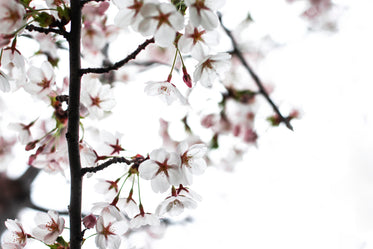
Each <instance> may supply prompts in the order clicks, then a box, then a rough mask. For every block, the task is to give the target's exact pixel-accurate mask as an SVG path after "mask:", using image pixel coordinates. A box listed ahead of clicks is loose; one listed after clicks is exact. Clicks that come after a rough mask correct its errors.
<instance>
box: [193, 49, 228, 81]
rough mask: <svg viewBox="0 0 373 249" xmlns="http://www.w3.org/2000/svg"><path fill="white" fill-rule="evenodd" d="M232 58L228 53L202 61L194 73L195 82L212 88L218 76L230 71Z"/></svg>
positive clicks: (210, 56)
mask: <svg viewBox="0 0 373 249" xmlns="http://www.w3.org/2000/svg"><path fill="white" fill-rule="evenodd" d="M230 58H231V56H230V55H229V54H227V53H219V54H216V55H209V56H206V57H205V58H204V59H203V60H202V61H200V62H199V63H198V64H197V66H196V70H195V71H194V74H193V78H194V81H196V82H197V81H199V82H201V84H202V85H203V86H205V87H211V86H212V83H213V82H214V81H215V80H216V78H217V77H218V75H222V74H224V73H225V72H226V71H228V69H229V66H230V61H229V59H230Z"/></svg>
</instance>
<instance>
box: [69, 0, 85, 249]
mask: <svg viewBox="0 0 373 249" xmlns="http://www.w3.org/2000/svg"><path fill="white" fill-rule="evenodd" d="M81 15H82V13H81V8H80V0H72V1H71V29H70V37H69V39H68V42H69V64H70V65H69V67H70V82H69V106H68V124H67V133H66V139H67V145H68V154H69V164H70V179H71V180H70V182H71V185H70V206H69V214H70V248H71V249H80V248H81V243H82V229H81V213H82V177H81V174H80V170H81V163H80V148H79V124H80V113H79V106H80V88H81V75H80V69H81V64H80V52H81V49H80V40H81V21H82V19H81Z"/></svg>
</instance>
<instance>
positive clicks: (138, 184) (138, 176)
mask: <svg viewBox="0 0 373 249" xmlns="http://www.w3.org/2000/svg"><path fill="white" fill-rule="evenodd" d="M137 178H138V179H137V188H138V193H139V206H142V203H141V194H140V175H139V174H137Z"/></svg>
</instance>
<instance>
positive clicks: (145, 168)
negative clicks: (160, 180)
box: [139, 160, 159, 180]
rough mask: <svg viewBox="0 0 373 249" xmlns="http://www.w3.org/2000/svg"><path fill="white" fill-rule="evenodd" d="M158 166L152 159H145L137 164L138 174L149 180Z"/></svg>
mask: <svg viewBox="0 0 373 249" xmlns="http://www.w3.org/2000/svg"><path fill="white" fill-rule="evenodd" d="M158 169H159V166H158V165H157V164H156V163H155V162H154V161H152V160H146V161H145V162H143V163H142V164H140V166H139V174H140V176H141V177H142V178H144V179H145V180H151V179H153V178H154V176H155V174H156V173H157V171H158Z"/></svg>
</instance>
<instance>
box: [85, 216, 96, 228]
mask: <svg viewBox="0 0 373 249" xmlns="http://www.w3.org/2000/svg"><path fill="white" fill-rule="evenodd" d="M96 224H97V219H96V216H94V215H93V214H89V215H87V216H85V217H84V218H83V225H84V226H85V227H86V228H87V229H91V228H94V227H95V226H96Z"/></svg>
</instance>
